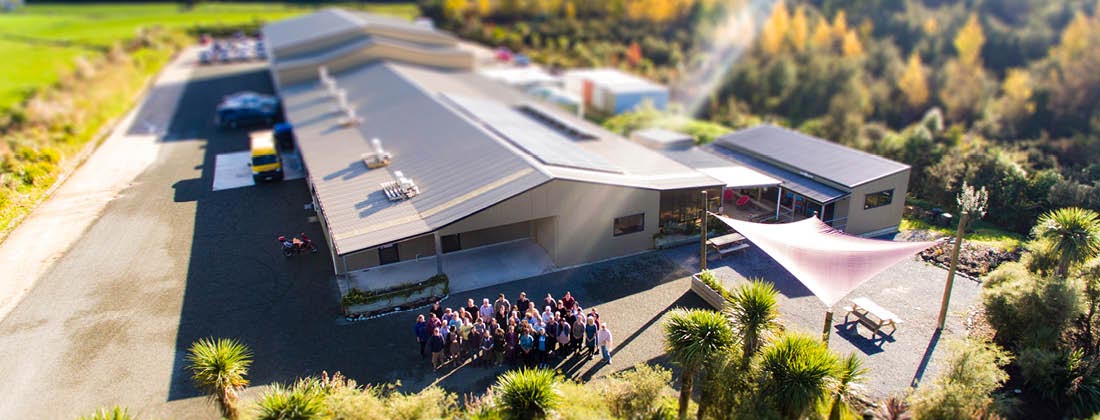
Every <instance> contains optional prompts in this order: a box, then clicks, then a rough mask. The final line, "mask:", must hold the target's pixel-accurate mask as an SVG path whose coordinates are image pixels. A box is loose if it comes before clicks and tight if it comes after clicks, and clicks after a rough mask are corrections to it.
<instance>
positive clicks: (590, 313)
mask: <svg viewBox="0 0 1100 420" xmlns="http://www.w3.org/2000/svg"><path fill="white" fill-rule="evenodd" d="M588 316H589V317H590V318H595V319H596V326H597V327H599V326H600V313H599V312H596V307H595V306H593V307H592V309H590V310H588Z"/></svg>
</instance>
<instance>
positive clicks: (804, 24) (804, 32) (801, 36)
mask: <svg viewBox="0 0 1100 420" xmlns="http://www.w3.org/2000/svg"><path fill="white" fill-rule="evenodd" d="M809 37H810V23H809V21H807V19H806V8H805V7H803V6H798V7H796V8H795V9H794V16H792V17H791V45H792V46H794V49H795V51H803V50H805V49H806V43H807V42H809Z"/></svg>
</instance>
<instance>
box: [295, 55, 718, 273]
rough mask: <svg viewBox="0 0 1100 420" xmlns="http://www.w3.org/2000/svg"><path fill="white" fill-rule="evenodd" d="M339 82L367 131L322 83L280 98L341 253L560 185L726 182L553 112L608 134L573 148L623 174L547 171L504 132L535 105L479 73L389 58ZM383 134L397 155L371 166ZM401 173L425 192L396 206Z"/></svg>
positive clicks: (342, 75) (705, 184) (396, 238)
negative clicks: (346, 123) (485, 110)
mask: <svg viewBox="0 0 1100 420" xmlns="http://www.w3.org/2000/svg"><path fill="white" fill-rule="evenodd" d="M332 76H333V77H334V78H335V79H336V84H337V86H338V87H339V88H342V89H344V90H346V92H347V98H348V102H349V103H350V105H351V106H352V107H354V108H355V109H356V111H357V113H358V115H359V116H360V117H361V118H362V123H361V124H360V125H358V126H353V127H349V128H341V127H339V126H338V124H337V120H338V119H339V118H340V117H341V115H340V113H338V112H335V100H334V99H332V98H331V97H330V96H329V95H328V93H327V92H326V91H325V89H324V88H323V87H321V85H320V83H318V82H316V81H309V82H303V83H300V84H295V85H290V86H282V87H280V92H279V93H280V95H281V96H282V99H283V101H284V107H285V108H286V113H287V119H288V120H289V121H290V123H291V124H293V125H294V129H295V134H296V136H297V138H298V143H299V147H300V150H301V153H302V159H303V162H304V163H305V166H306V168H307V170H308V173H309V179H310V182H311V183H312V184H313V186H314V190H315V194H316V196H317V200H318V204H319V206H320V208H321V210H322V211H323V214H324V216H325V219H326V220H325V221H326V223H327V225H328V229H329V231H330V236H331V237H332V239H333V242H334V245H335V248H336V253H337V254H340V255H346V254H348V253H351V252H355V251H358V250H362V249H366V248H371V247H374V246H378V245H383V244H387V243H392V242H395V241H399V240H402V239H406V238H410V237H414V236H418V235H422V234H426V233H430V232H432V231H434V230H437V229H440V228H442V227H444V226H447V225H449V224H451V223H454V222H456V221H458V220H460V219H462V218H464V217H466V216H469V215H471V214H474V213H476V212H478V211H481V210H483V209H485V208H488V207H490V206H492V205H494V204H496V203H499V202H501V201H503V200H505V199H507V198H510V197H513V196H515V195H518V194H520V193H523V192H525V191H527V190H529V189H531V188H534V187H536V186H538V185H541V184H543V183H545V182H548V181H550V180H552V179H565V180H577V181H584V182H596V183H606V184H613V185H623V186H632V187H638V188H649V189H678V188H695V187H708V186H717V185H722V183H721V182H720V181H718V180H715V179H714V178H712V177H709V176H707V175H706V174H703V173H700V172H698V171H695V170H694V169H692V168H689V167H687V166H684V165H682V164H680V163H677V162H676V161H674V160H672V159H669V158H667V157H665V156H663V155H660V154H659V153H656V152H654V151H651V150H649V149H646V148H644V147H642V146H640V145H637V144H634V143H633V142H630V141H627V140H625V139H623V138H621V137H619V136H616V135H614V134H612V133H610V132H608V131H607V130H604V129H603V128H601V127H599V126H596V125H594V124H591V123H588V122H586V121H584V120H583V119H580V118H577V117H575V116H573V115H571V114H569V113H567V112H564V111H562V112H559V111H557V110H556V109H557V108H554V107H552V106H546V107H544V108H542V109H541V111H542V112H548V113H551V114H553V115H552V116H553V117H555V118H560V119H562V120H564V121H568V122H569V123H570V125H571V126H576V127H577V128H579V129H583V130H585V132H587V133H590V134H594V135H596V136H598V138H596V139H591V140H584V141H570V140H564V141H565V142H566V144H565V146H571V147H575V148H578V149H577V150H579V151H581V152H583V154H590V155H592V156H595V157H599V158H601V159H604V160H606V161H607V162H608V163H609V164H610V165H614V166H616V167H617V168H618V169H620V170H621V172H622V173H609V172H601V171H594V170H585V169H577V168H569V167H561V166H554V165H547V164H544V163H542V162H540V161H539V160H538V159H537V158H536V157H535V156H534V155H532V154H529V153H527V152H525V151H524V150H522V149H521V148H519V147H517V146H516V145H514V144H512V143H510V142H509V140H507V139H505V138H503V137H502V136H501V135H500V130H499V126H501V125H507V124H511V123H513V122H514V121H510V120H508V119H516V118H527V119H530V120H531V121H536V120H535V119H533V118H532V117H529V116H526V115H524V114H522V113H521V112H518V111H515V108H516V107H519V106H522V105H523V104H529V103H530V102H531V101H532V100H533V99H532V98H531V97H529V96H526V95H523V94H522V93H520V92H519V91H517V90H514V89H512V88H509V87H507V86H505V85H503V84H500V83H497V82H493V81H491V80H489V79H487V78H484V77H482V76H480V75H477V74H476V73H473V72H469V71H448V70H442V69H436V68H428V67H420V66H414V65H407V64H399V63H393V62H386V61H381V62H374V63H370V64H366V65H363V66H359V67H355V68H352V69H350V70H347V71H342V72H338V73H336V74H333V75H332ZM456 96H463V97H469V98H472V99H474V100H478V101H490V100H493V101H497V103H499V104H501V105H500V106H501V107H503V109H506V110H509V112H502V113H501V115H496V116H493V118H490V121H478V120H475V119H474V118H471V117H470V116H468V115H466V114H465V113H464V112H462V110H461V108H460V107H459V106H457V105H455V104H454V103H452V102H451V101H448V100H447V99H445V98H446V97H456ZM500 118H504V120H502V121H498V120H497V119H500ZM486 122H488V123H489V124H486ZM528 122H530V121H528ZM521 134H522V133H513V135H521ZM375 137H377V138H379V139H381V141H382V146H383V148H384V149H385V150H386V151H387V152H390V153H392V155H393V160H392V163H391V164H390V166H388V167H385V168H379V169H371V170H368V169H367V168H366V166H365V165H364V164H363V161H362V160H361V156H362V154H364V153H367V152H369V151H370V150H371V148H370V145H369V141H370V139H371V138H375ZM394 171H402V173H403V174H404V175H405V176H406V177H409V178H411V179H412V180H413V181H414V182H415V183H416V184H417V185H418V186H419V188H420V191H421V192H420V195H418V196H416V197H413V198H411V199H408V200H403V201H397V202H391V201H389V200H388V198H387V197H386V196H385V194H384V193H383V192H382V190H381V188H380V187H379V185H380V184H382V183H385V182H390V181H393V180H394V176H393V175H392V174H393V172H394Z"/></svg>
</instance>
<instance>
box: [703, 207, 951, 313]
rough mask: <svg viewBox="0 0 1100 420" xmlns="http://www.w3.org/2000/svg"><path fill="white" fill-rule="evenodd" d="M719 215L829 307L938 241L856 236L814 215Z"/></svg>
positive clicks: (719, 218) (719, 217)
mask: <svg viewBox="0 0 1100 420" xmlns="http://www.w3.org/2000/svg"><path fill="white" fill-rule="evenodd" d="M714 216H715V217H717V218H718V220H721V221H722V222H724V223H725V224H727V225H729V227H731V228H733V229H734V230H736V231H737V232H738V233H740V234H742V235H744V236H745V238H746V239H748V240H749V241H752V243H753V244H755V245H756V246H758V247H760V249H761V250H763V251H764V252H765V253H767V254H768V255H769V256H771V257H772V259H774V260H775V261H776V262H778V263H779V265H782V266H783V268H786V269H787V271H789V272H790V273H791V274H792V275H794V277H795V278H797V279H798V281H800V282H802V284H803V285H805V286H806V288H807V289H810V291H811V292H813V294H814V295H815V296H817V298H818V299H821V301H822V302H824V303H825V306H828V307H830V308H831V307H832V306H833V305H835V304H836V303H837V302H839V301H840V300H841V299H843V298H844V297H845V296H847V295H848V294H849V293H851V292H852V290H855V289H856V288H857V287H859V285H861V284H863V283H864V282H866V281H867V280H870V279H871V277H874V276H875V275H876V274H878V273H881V272H882V271H883V270H886V269H887V268H890V267H891V266H893V265H894V264H897V263H898V262H900V261H901V260H904V259H905V258H907V257H909V256H910V255H913V254H916V253H918V252H920V251H923V250H924V249H926V248H929V247H931V246H933V245H936V244H937V243H938V242H895V241H887V240H881V239H867V238H863V237H859V236H852V235H848V234H846V233H844V232H841V231H839V230H836V229H833V228H832V227H831V226H829V225H826V224H825V223H824V222H822V221H821V220H819V219H817V218H813V217H811V218H808V219H805V220H800V221H797V222H794V223H782V224H763V223H752V222H745V221H741V220H734V219H731V218H729V217H724V216H719V215H714Z"/></svg>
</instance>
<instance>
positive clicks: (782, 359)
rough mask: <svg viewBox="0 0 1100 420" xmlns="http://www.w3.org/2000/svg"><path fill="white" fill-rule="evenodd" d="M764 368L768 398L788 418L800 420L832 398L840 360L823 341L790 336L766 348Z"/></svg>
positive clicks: (763, 352) (761, 364)
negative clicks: (830, 395) (838, 360)
mask: <svg viewBox="0 0 1100 420" xmlns="http://www.w3.org/2000/svg"><path fill="white" fill-rule="evenodd" d="M760 367H761V371H762V373H763V374H764V375H763V377H764V379H763V382H764V383H763V384H762V386H763V391H764V395H768V396H769V397H770V399H771V400H772V403H773V404H774V406H775V408H776V409H777V410H778V411H779V414H780V415H782V416H783V417H784V418H788V419H798V418H801V417H802V416H803V415H805V414H806V412H807V411H809V410H810V409H811V408H813V407H814V405H816V404H817V403H819V402H821V401H822V400H824V399H825V398H826V396H827V395H828V393H829V385H830V382H831V381H832V380H834V375H835V374H836V371H837V358H836V356H835V355H834V354H833V353H831V352H829V349H828V348H826V347H825V344H824V343H822V342H821V341H820V340H818V339H815V338H813V337H811V336H809V335H805V334H800V333H787V334H784V335H783V336H781V337H780V338H779V339H778V340H777V341H776V342H775V343H772V344H771V345H769V346H767V347H765V348H764V350H763V351H762V355H761V359H760Z"/></svg>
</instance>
